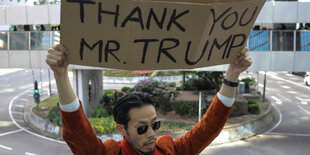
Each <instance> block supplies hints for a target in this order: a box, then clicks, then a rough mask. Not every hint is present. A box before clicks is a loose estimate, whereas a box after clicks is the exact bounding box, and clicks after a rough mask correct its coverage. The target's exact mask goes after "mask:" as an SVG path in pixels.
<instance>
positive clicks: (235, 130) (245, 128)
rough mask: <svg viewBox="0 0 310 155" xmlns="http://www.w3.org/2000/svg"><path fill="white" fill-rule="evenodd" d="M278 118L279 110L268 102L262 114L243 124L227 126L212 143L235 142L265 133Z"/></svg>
mask: <svg viewBox="0 0 310 155" xmlns="http://www.w3.org/2000/svg"><path fill="white" fill-rule="evenodd" d="M278 120H279V114H278V112H277V111H276V110H275V108H274V107H273V106H272V105H271V104H268V108H267V110H266V111H265V112H264V113H263V114H262V115H261V116H259V117H257V118H255V119H253V120H250V121H247V122H244V123H242V124H234V125H229V126H225V127H224V129H223V130H222V131H221V133H220V135H219V136H218V137H217V138H216V139H215V140H214V141H213V142H212V143H211V145H218V144H222V143H228V142H233V141H237V140H241V139H246V138H249V137H252V136H255V135H257V134H261V133H264V132H266V131H268V130H269V129H271V128H272V127H273V126H275V125H276V124H277V122H278Z"/></svg>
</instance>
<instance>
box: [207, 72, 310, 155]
mask: <svg viewBox="0 0 310 155" xmlns="http://www.w3.org/2000/svg"><path fill="white" fill-rule="evenodd" d="M263 75H264V73H263V72H260V76H259V79H260V81H259V89H260V91H261V92H262V88H263V79H264V77H263ZM266 98H267V100H268V101H269V102H270V103H272V105H273V106H274V107H275V108H276V109H277V111H278V113H279V115H280V120H279V122H278V123H277V124H276V126H274V127H273V128H272V129H270V130H269V131H268V132H266V133H264V134H261V135H257V136H254V137H251V138H249V139H246V140H240V141H236V142H232V143H228V144H223V145H219V146H210V147H207V149H205V150H204V151H203V152H202V154H212V155H227V154H229V155H241V154H242V155H243V154H244V155H262V154H264V155H293V154H294V155H295V154H296V155H309V154H310V152H309V151H310V149H309V144H310V130H309V129H310V100H309V99H310V87H308V86H305V85H304V84H303V78H302V77H300V76H296V75H292V74H289V73H285V72H267V82H266Z"/></svg>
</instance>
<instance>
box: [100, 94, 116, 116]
mask: <svg viewBox="0 0 310 155" xmlns="http://www.w3.org/2000/svg"><path fill="white" fill-rule="evenodd" d="M102 101H103V107H104V109H106V111H107V112H108V114H109V115H112V111H113V106H114V92H113V90H104V91H103V96H102Z"/></svg>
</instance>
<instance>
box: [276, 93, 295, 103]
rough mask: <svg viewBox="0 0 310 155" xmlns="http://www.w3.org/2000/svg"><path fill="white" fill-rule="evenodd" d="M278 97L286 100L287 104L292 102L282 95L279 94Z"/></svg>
mask: <svg viewBox="0 0 310 155" xmlns="http://www.w3.org/2000/svg"><path fill="white" fill-rule="evenodd" d="M277 95H278V96H280V97H282V98H284V100H286V101H287V102H292V101H291V100H290V99H288V98H286V97H284V96H283V95H280V94H277Z"/></svg>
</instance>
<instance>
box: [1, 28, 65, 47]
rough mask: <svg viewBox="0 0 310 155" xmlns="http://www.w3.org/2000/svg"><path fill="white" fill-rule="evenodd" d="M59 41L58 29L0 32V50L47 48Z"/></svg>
mask: <svg viewBox="0 0 310 155" xmlns="http://www.w3.org/2000/svg"><path fill="white" fill-rule="evenodd" d="M59 42H60V33H59V31H27V32H18V31H2V32H0V50H47V49H49V48H50V47H52V46H53V45H55V44H57V43H59Z"/></svg>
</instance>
